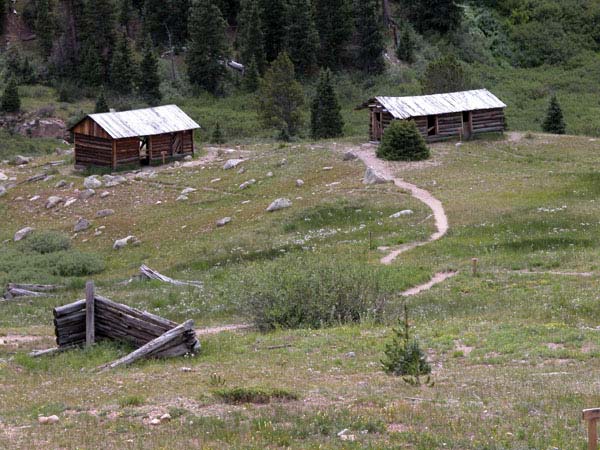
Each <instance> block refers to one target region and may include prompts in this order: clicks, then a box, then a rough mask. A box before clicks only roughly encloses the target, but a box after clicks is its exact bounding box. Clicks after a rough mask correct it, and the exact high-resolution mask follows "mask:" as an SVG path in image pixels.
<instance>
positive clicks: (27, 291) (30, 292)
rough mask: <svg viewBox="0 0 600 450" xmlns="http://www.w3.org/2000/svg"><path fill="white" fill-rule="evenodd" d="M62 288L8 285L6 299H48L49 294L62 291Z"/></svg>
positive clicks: (48, 285)
mask: <svg viewBox="0 0 600 450" xmlns="http://www.w3.org/2000/svg"><path fill="white" fill-rule="evenodd" d="M61 287H62V286H56V285H53V284H17V283H8V285H7V286H6V292H5V293H4V298H5V299H7V300H12V299H13V298H15V297H47V296H48V295H50V294H48V292H52V291H55V290H57V289H60V288H61Z"/></svg>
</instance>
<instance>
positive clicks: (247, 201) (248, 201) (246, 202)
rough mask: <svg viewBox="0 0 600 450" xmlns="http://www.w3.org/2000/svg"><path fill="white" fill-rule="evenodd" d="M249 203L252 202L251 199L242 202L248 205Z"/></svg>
mask: <svg viewBox="0 0 600 450" xmlns="http://www.w3.org/2000/svg"><path fill="white" fill-rule="evenodd" d="M248 203H250V200H244V201H243V202H242V205H247V204H248Z"/></svg>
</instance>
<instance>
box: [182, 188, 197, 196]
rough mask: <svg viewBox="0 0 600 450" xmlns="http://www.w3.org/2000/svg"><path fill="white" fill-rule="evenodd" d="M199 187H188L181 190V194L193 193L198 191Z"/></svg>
mask: <svg viewBox="0 0 600 450" xmlns="http://www.w3.org/2000/svg"><path fill="white" fill-rule="evenodd" d="M196 191H197V189H194V188H192V187H186V188H185V189H184V190H183V191H181V195H188V194H191V193H192V192H196Z"/></svg>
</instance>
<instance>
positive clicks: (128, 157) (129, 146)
mask: <svg viewBox="0 0 600 450" xmlns="http://www.w3.org/2000/svg"><path fill="white" fill-rule="evenodd" d="M116 162H117V167H118V166H123V165H128V164H139V163H140V140H139V138H136V137H135V138H125V139H119V140H117V141H116Z"/></svg>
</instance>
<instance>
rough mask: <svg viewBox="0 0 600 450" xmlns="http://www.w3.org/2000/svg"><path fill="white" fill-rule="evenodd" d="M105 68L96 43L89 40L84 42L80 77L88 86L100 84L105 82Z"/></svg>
mask: <svg viewBox="0 0 600 450" xmlns="http://www.w3.org/2000/svg"><path fill="white" fill-rule="evenodd" d="M103 72H104V69H103V67H102V61H101V60H100V55H99V53H98V49H97V48H96V44H95V43H94V42H91V41H89V40H86V41H85V42H84V43H83V50H82V52H81V64H80V65H79V79H80V80H81V81H82V82H83V83H84V84H85V85H87V86H99V85H101V84H102V82H103V76H102V74H103Z"/></svg>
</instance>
